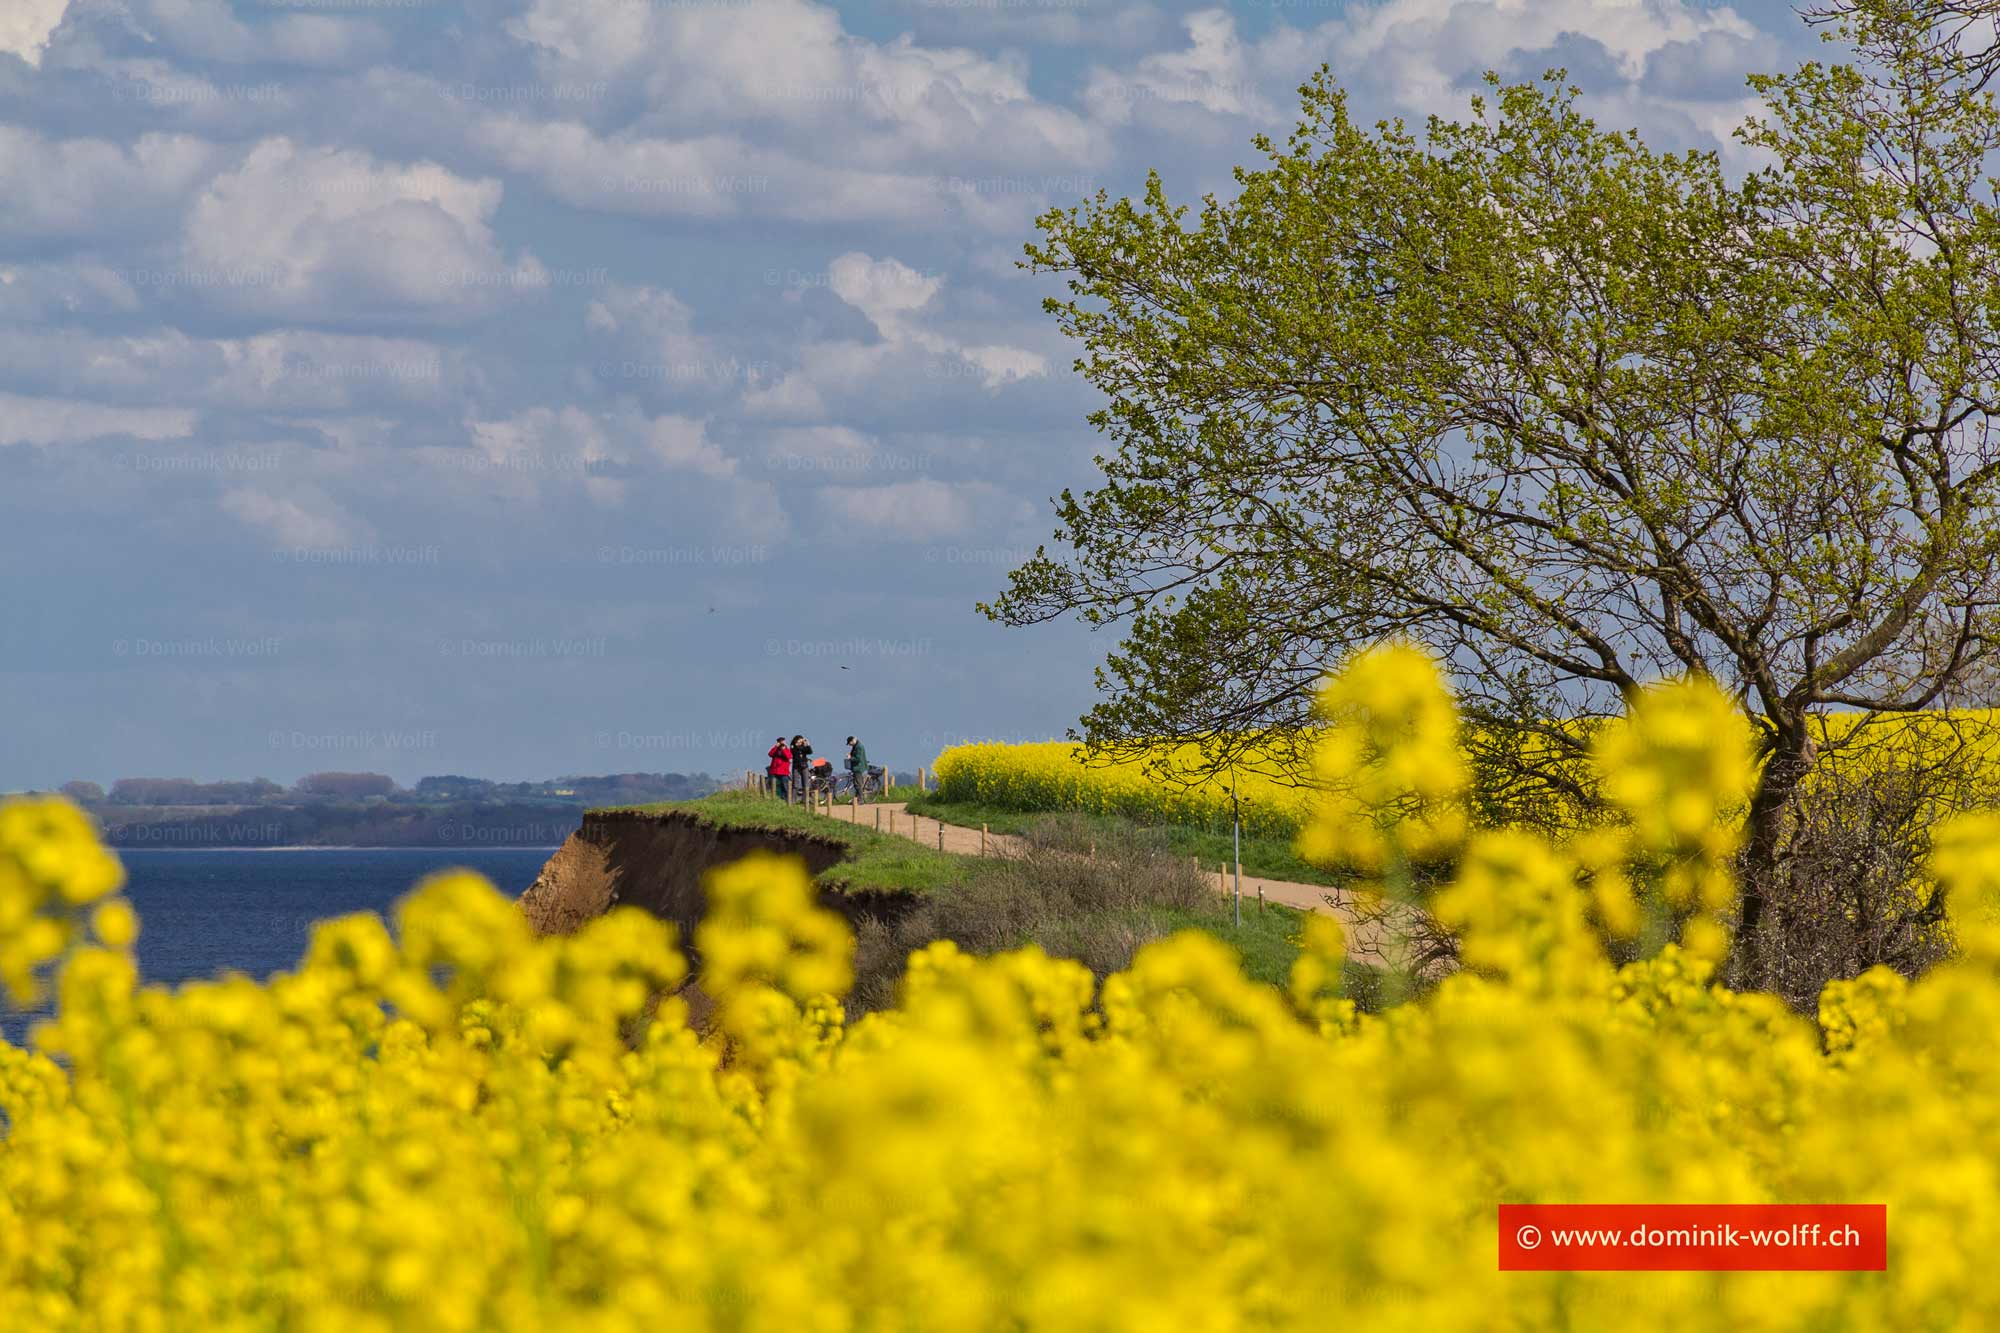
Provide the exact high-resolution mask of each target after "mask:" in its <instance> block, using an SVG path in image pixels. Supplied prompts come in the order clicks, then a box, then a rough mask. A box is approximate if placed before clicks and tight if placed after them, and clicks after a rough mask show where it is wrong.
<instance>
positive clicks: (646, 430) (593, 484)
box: [466, 406, 736, 505]
mask: <svg viewBox="0 0 2000 1333" xmlns="http://www.w3.org/2000/svg"><path fill="white" fill-rule="evenodd" d="M466 427H467V430H468V431H469V432H470V434H471V436H472V443H473V446H474V447H475V448H476V449H477V450H478V451H479V452H480V454H481V455H483V457H484V459H485V460H486V464H487V466H485V467H484V468H481V469H479V470H478V471H479V472H480V474H481V475H482V479H484V477H485V476H486V475H488V474H490V475H493V476H498V477H500V478H503V479H504V478H512V479H514V482H515V483H516V489H517V490H519V491H523V492H525V491H530V490H533V489H536V488H538V487H539V486H541V485H543V484H545V483H546V482H548V481H550V480H553V479H569V480H580V481H581V483H582V485H583V488H584V490H585V491H586V492H587V493H588V494H589V495H590V497H591V498H592V499H593V500H595V501H597V502H598V503H600V504H607V505H611V504H618V503H620V502H621V501H623V499H624V498H625V484H624V481H623V478H622V477H621V475H620V473H622V472H623V471H625V470H627V469H634V468H638V467H641V466H643V465H645V464H647V463H651V464H653V465H655V466H656V467H660V468H664V469H665V470H668V471H672V472H692V473H695V474H697V475H699V476H704V477H708V478H711V479H716V480H721V479H725V478H729V477H733V476H734V475H735V474H736V462H735V460H734V459H732V458H730V457H729V456H728V455H727V454H725V453H723V451H722V450H721V449H720V448H718V447H717V446H716V445H715V444H714V443H713V442H712V441H710V440H709V438H708V423H707V422H706V421H704V420H701V419H698V418H693V417H685V416H676V415H672V414H667V415H662V416H656V417H648V416H646V415H645V414H644V413H641V412H639V411H637V410H636V409H634V408H632V407H630V406H625V407H622V408H620V409H618V410H616V411H612V412H604V413H599V412H591V411H588V410H586V409H584V408H581V407H576V406H565V407H560V408H554V407H532V408H529V409H528V410H527V411H525V412H519V413H516V414H514V415H513V416H511V417H503V418H499V419H495V420H490V421H469V422H467V423H466Z"/></svg>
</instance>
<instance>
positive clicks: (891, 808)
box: [830, 801, 1378, 954]
mask: <svg viewBox="0 0 2000 1333" xmlns="http://www.w3.org/2000/svg"><path fill="white" fill-rule="evenodd" d="M830 818H833V819H840V820H847V821H849V822H853V823H859V824H861V825H862V826H863V827H868V828H875V829H879V830H880V831H881V832H883V833H893V834H895V835H896V836H897V837H899V838H909V839H910V840H912V841H914V842H919V843H922V844H923V845H924V846H926V847H935V848H938V849H939V850H941V851H947V852H957V853H959V854H961V855H964V856H980V855H986V856H999V855H1004V854H1006V853H1007V852H1011V851H1015V850H1017V849H1018V848H1019V847H1020V845H1021V840H1020V839H1019V838H1016V837H1013V836H1011V835H1008V834H1004V833H982V832H981V831H980V830H978V829H976V828H966V827H965V826H964V825H962V824H947V823H945V822H944V821H943V820H939V819H932V818H931V817H930V816H928V815H913V814H911V813H910V812H909V810H908V808H907V807H906V806H905V805H904V804H903V803H902V802H901V801H879V802H876V803H874V804H872V805H864V806H862V807H860V808H859V809H858V810H857V809H856V808H855V807H854V806H852V805H836V806H834V808H833V814H832V815H831V816H830ZM940 835H942V839H943V840H942V841H940V840H939V839H940ZM1221 870H1222V867H1221V866H1220V865H1219V864H1217V865H1208V864H1204V865H1203V866H1202V871H1203V873H1205V874H1206V875H1207V876H1208V881H1209V883H1210V884H1211V885H1213V886H1215V888H1216V890H1217V892H1219V893H1222V894H1224V895H1227V894H1228V893H1229V892H1230V891H1231V890H1232V889H1234V888H1235V877H1234V876H1233V875H1231V876H1228V877H1227V878H1225V877H1224V876H1223V875H1222V874H1221ZM1260 890H1261V891H1262V893H1263V895H1264V901H1266V902H1272V903H1282V904H1283V905H1284V906H1286V907H1295V908H1297V909H1299V910H1300V911H1303V912H1330V913H1332V914H1333V915H1334V916H1336V917H1338V918H1339V919H1340V922H1341V924H1342V925H1343V926H1345V927H1347V930H1348V940H1349V945H1348V952H1349V953H1350V954H1353V953H1358V952H1361V950H1360V949H1357V947H1356V946H1357V945H1366V944H1369V943H1372V937H1373V936H1374V935H1375V934H1376V933H1377V930H1378V927H1377V926H1376V925H1375V923H1372V922H1371V923H1358V922H1357V921H1356V918H1355V916H1354V914H1353V913H1352V912H1351V911H1349V910H1347V909H1346V907H1345V906H1344V905H1342V904H1341V902H1340V899H1341V898H1342V896H1343V895H1342V894H1341V892H1340V891H1339V890H1338V889H1330V888H1328V887H1326V886H1325V885H1324V884H1300V883H1297V882H1295V881H1292V880H1283V879H1264V878H1261V877H1259V876H1256V875H1245V876H1244V877H1243V902H1244V905H1245V907H1246V908H1248V909H1252V910H1254V909H1255V906H1256V902H1257V894H1258V892H1259V891H1260ZM1329 896H1330V897H1331V898H1332V899H1333V900H1334V901H1333V902H1331V903H1329V902H1328V898H1329ZM1358 936H1360V937H1367V938H1357V937H1358Z"/></svg>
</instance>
